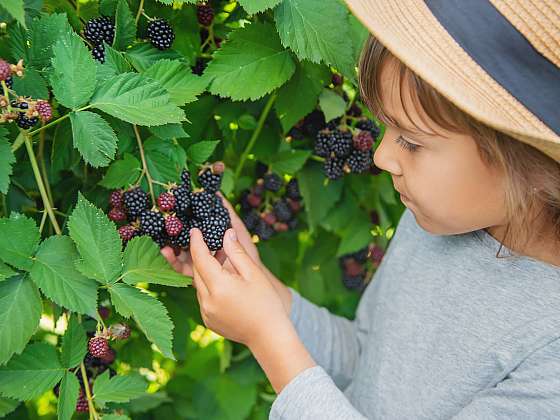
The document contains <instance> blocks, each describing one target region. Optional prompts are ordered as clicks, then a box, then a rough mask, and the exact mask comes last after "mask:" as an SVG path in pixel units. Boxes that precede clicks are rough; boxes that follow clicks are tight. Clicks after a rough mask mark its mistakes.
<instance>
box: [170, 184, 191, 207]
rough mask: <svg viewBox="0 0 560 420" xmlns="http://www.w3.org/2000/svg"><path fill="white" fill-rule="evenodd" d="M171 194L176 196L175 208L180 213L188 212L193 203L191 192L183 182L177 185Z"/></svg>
mask: <svg viewBox="0 0 560 420" xmlns="http://www.w3.org/2000/svg"><path fill="white" fill-rule="evenodd" d="M171 194H173V197H174V198H175V209H176V210H177V212H178V213H180V214H184V213H186V212H187V210H188V209H189V207H190V205H191V192H190V191H189V189H188V188H187V187H186V186H185V184H182V185H180V186H178V187H175V188H173V189H172V190H171Z"/></svg>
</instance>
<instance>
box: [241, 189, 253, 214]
mask: <svg viewBox="0 0 560 420" xmlns="http://www.w3.org/2000/svg"><path fill="white" fill-rule="evenodd" d="M250 193H251V191H250V190H249V189H248V188H245V189H244V190H243V191H241V194H240V196H239V204H240V205H241V210H243V211H244V212H247V211H250V210H251V209H252V208H253V207H252V206H251V204H250V203H249V200H248V197H249V194H250Z"/></svg>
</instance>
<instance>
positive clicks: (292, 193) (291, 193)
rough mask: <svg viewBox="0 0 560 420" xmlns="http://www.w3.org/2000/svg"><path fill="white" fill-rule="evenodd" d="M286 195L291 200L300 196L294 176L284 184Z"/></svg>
mask: <svg viewBox="0 0 560 420" xmlns="http://www.w3.org/2000/svg"><path fill="white" fill-rule="evenodd" d="M286 196H287V197H288V198H291V199H293V200H299V199H300V198H301V193H300V191H299V184H298V180H297V179H296V178H292V179H290V181H288V184H286Z"/></svg>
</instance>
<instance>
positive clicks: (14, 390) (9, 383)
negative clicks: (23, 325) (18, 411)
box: [0, 343, 64, 400]
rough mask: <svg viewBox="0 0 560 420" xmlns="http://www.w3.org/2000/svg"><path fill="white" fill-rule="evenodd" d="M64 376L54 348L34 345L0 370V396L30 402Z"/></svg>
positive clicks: (42, 344)
mask: <svg viewBox="0 0 560 420" xmlns="http://www.w3.org/2000/svg"><path fill="white" fill-rule="evenodd" d="M62 375H64V368H63V367H62V366H61V365H60V361H59V360H58V354H57V352H56V348H55V347H53V346H51V345H50V344H47V343H34V344H30V345H28V346H27V347H26V348H25V351H24V352H23V353H22V354H20V355H17V356H14V357H13V358H12V360H10V362H9V363H8V364H7V365H6V366H3V367H0V394H2V395H3V396H5V397H10V398H16V399H18V400H30V399H32V398H36V397H38V396H39V395H41V394H42V393H43V392H45V391H47V390H49V389H51V388H52V387H53V386H54V385H56V384H57V383H58V382H59V381H60V379H62Z"/></svg>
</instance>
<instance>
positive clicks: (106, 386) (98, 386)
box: [93, 371, 147, 404]
mask: <svg viewBox="0 0 560 420" xmlns="http://www.w3.org/2000/svg"><path fill="white" fill-rule="evenodd" d="M146 388H147V385H146V381H144V379H143V378H142V376H140V375H138V374H130V375H127V376H121V375H117V376H113V377H112V378H109V371H105V372H104V373H103V374H101V375H99V376H98V377H97V379H96V380H95V383H94V384H93V394H94V396H95V401H99V402H101V403H102V404H103V403H106V402H110V401H113V402H127V401H130V400H131V399H133V398H136V397H139V396H141V395H143V394H144V392H145V391H146Z"/></svg>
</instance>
